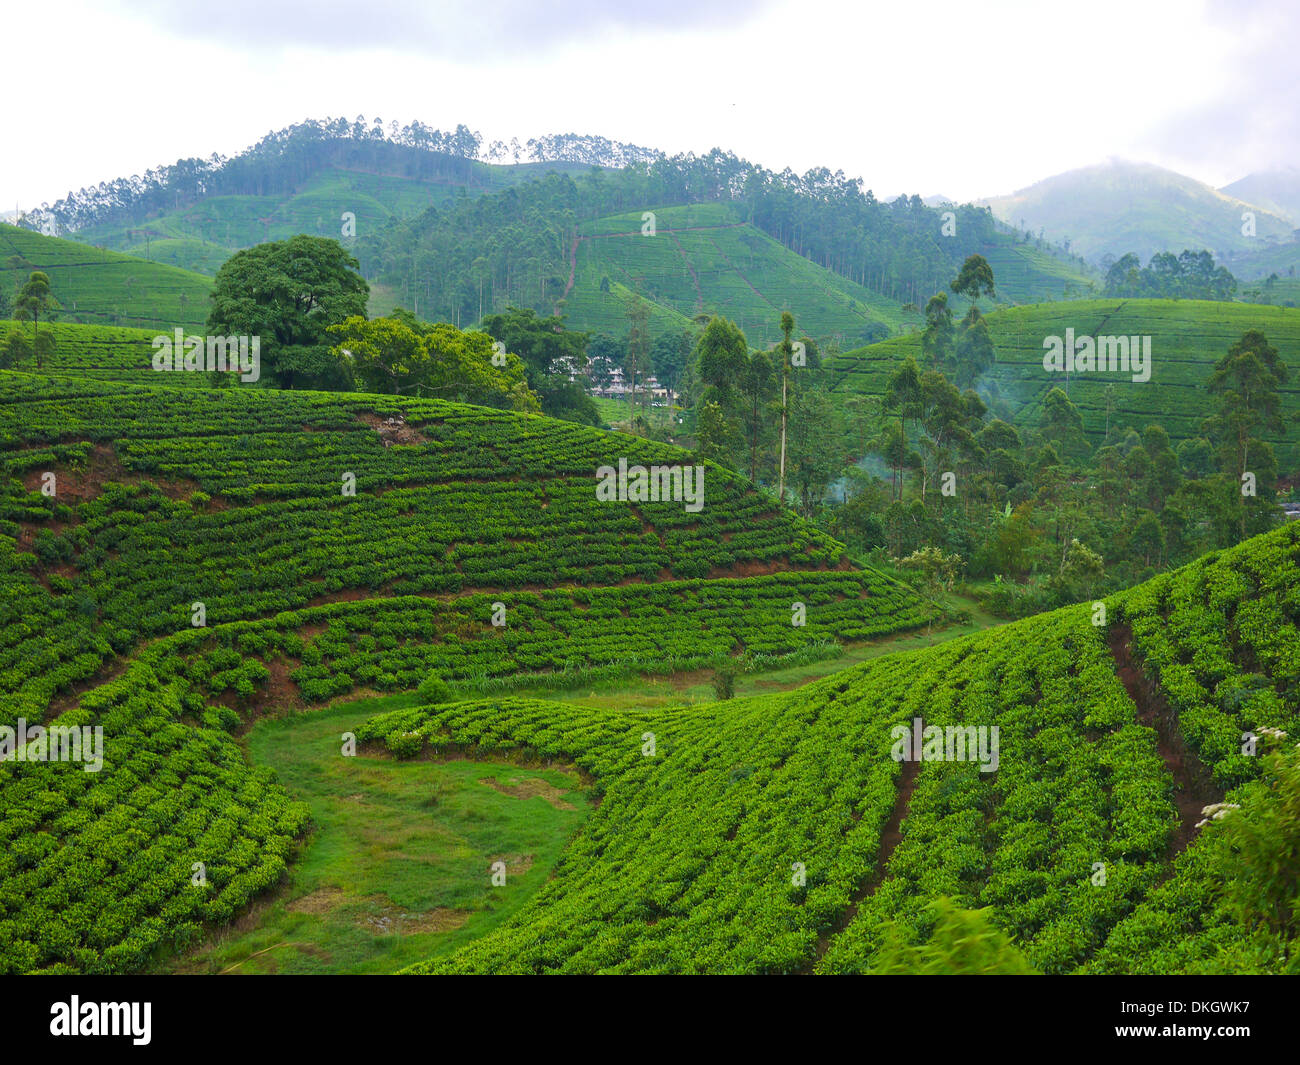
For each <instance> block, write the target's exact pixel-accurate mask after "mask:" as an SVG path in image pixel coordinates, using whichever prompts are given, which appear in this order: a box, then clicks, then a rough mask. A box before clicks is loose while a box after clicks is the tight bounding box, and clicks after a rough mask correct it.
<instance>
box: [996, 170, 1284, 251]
mask: <svg viewBox="0 0 1300 1065" xmlns="http://www.w3.org/2000/svg"><path fill="white" fill-rule="evenodd" d="M982 202H983V203H984V204H987V205H988V206H989V207H990V208H992V210H993V213H994V214H995V215H996V216H997V217H998V218H1000V219H1001V220H1002V221H1004V222H1007V223H1008V224H1010V225H1013V226H1016V227H1017V228H1019V229H1022V230H1023V229H1029V230H1032V231H1034V232H1038V231H1039V230H1042V231H1043V233H1044V235H1045V237H1046V238H1047V239H1048V240H1050V241H1053V242H1068V247H1069V248H1070V250H1071V251H1073V252H1076V253H1078V254H1080V255H1083V256H1084V257H1085V258H1087V259H1088V260H1090V261H1092V262H1094V263H1099V262H1100V261H1101V260H1102V258H1103V257H1104V256H1107V255H1109V256H1112V257H1114V258H1116V259H1118V258H1119V257H1120V256H1122V255H1124V254H1126V253H1128V252H1134V253H1136V254H1137V255H1138V256H1140V257H1141V259H1142V260H1143V261H1144V262H1145V261H1146V260H1147V259H1148V258H1150V256H1151V255H1152V254H1154V253H1155V252H1162V251H1171V252H1173V253H1175V254H1177V253H1178V252H1181V251H1183V250H1184V249H1190V250H1192V251H1201V250H1208V251H1211V252H1213V253H1215V256H1216V257H1217V258H1223V257H1224V256H1226V255H1230V254H1232V253H1236V252H1242V253H1245V252H1252V251H1256V250H1258V248H1259V244H1260V242H1263V241H1276V242H1285V241H1290V240H1291V238H1292V235H1293V225H1292V223H1291V222H1290V221H1289V220H1288V219H1287V218H1284V217H1281V216H1279V215H1278V214H1275V213H1272V212H1270V211H1269V210H1268V209H1266V208H1265V207H1263V206H1261V205H1257V204H1252V203H1249V202H1244V201H1243V200H1241V199H1238V198H1237V197H1236V196H1233V195H1229V194H1227V193H1226V192H1221V191H1219V190H1217V189H1214V188H1212V187H1211V186H1209V185H1206V184H1204V183H1203V182H1200V181H1197V180H1195V179H1194V178H1189V177H1186V176H1184V175H1182V174H1177V173H1174V172H1173V171H1172V170H1165V169H1164V168H1162V167H1158V166H1152V165H1150V164H1147V163H1129V162H1120V161H1112V162H1109V163H1104V164H1102V165H1099V166H1091V167H1083V168H1080V169H1078V170H1070V171H1067V172H1066V173H1064V174H1057V175H1056V176H1054V177H1050V178H1046V179H1044V180H1042V181H1038V182H1035V183H1034V184H1033V185H1030V186H1028V187H1027V188H1023V189H1020V190H1018V191H1016V192H1014V193H1012V194H1010V195H1007V196H995V197H992V198H991V199H988V200H984V201H982ZM1246 211H1251V212H1253V213H1254V214H1255V225H1256V236H1254V237H1249V236H1245V235H1243V233H1242V224H1243V223H1242V214H1243V212H1246Z"/></svg>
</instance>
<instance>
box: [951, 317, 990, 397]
mask: <svg viewBox="0 0 1300 1065" xmlns="http://www.w3.org/2000/svg"><path fill="white" fill-rule="evenodd" d="M994 358H995V356H994V351H993V336H992V334H990V333H989V324H988V322H987V321H985V319H984V316H983V315H982V314H980V310H979V308H978V307H976V306H975V305H974V304H972V305H971V308H970V310H969V311H967V312H966V317H965V318H963V319H962V322H961V332H960V333H959V334H958V336H957V356H956V370H955V377H956V381H957V386H958V387H959V388H970V387H972V386H973V385H974V384H975V382H976V381H977V380H979V378H980V377H981V376H982V375H983V374H984V373H986V372H987V371H988V369H989V368H990V367H991V366H992V365H993V362H994Z"/></svg>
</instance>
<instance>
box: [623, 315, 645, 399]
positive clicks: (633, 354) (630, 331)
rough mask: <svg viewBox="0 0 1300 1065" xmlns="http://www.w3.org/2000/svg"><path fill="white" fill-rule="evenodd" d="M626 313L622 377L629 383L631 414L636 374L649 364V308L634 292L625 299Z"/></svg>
mask: <svg viewBox="0 0 1300 1065" xmlns="http://www.w3.org/2000/svg"><path fill="white" fill-rule="evenodd" d="M625 313H626V315H627V345H626V348H625V351H626V359H627V361H626V362H625V364H624V369H623V377H624V379H625V380H626V381H627V382H628V383H629V385H630V389H629V391H628V414H629V416H632V415H634V414H635V412H636V379H637V374H638V373H640V372H641V371H643V370H645V369H646V368H647V367H648V366H649V364H650V329H649V325H648V323H649V321H650V309H649V308H648V307H647V306H646V302H645V300H643V299H642V298H641V297H640V296H639V295H636V294H635V293H634V294H633V295H632V297H631V298H630V299H629V300H628V301H627V308H626V311H625Z"/></svg>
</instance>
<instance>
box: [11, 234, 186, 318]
mask: <svg viewBox="0 0 1300 1065" xmlns="http://www.w3.org/2000/svg"><path fill="white" fill-rule="evenodd" d="M33 270H44V271H45V272H46V273H47V274H49V275H50V287H51V290H52V292H53V294H54V296H55V298H56V299H57V300H58V301H59V303H60V304H62V310H61V311H60V312H59V317H60V319H61V320H62V321H65V322H88V323H94V324H99V325H116V326H137V327H147V328H153V329H171V328H173V327H174V326H177V325H180V326H186V327H191V328H196V327H201V326H202V325H203V322H204V319H206V318H207V313H208V293H209V292H210V291H211V287H212V282H211V281H210V280H209V279H208V278H206V277H203V276H201V275H199V274H197V273H193V272H191V271H189V270H181V269H177V268H176V267H173V266H166V265H163V264H161V263H154V262H147V261H146V260H144V259H139V258H136V257H134V256H131V255H122V254H119V253H117V252H113V251H106V250H105V249H103V248H95V247H91V246H90V245H89V244H84V243H79V242H77V241H72V240H64V239H62V238H60V237H47V236H44V235H43V234H40V233H35V232H33V231H32V230H30V229H23V228H21V227H19V226H11V225H5V224H0V285H3V286H4V287H5V288H7V289H11V290H12V289H16V288H17V287H18V286H19V285H21V284H22V282H23V281H25V280H26V279H27V275H28V274H29V273H31V271H33Z"/></svg>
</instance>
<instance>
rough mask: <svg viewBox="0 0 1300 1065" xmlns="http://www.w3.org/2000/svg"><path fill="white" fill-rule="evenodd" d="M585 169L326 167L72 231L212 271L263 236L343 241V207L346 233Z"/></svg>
mask: <svg viewBox="0 0 1300 1065" xmlns="http://www.w3.org/2000/svg"><path fill="white" fill-rule="evenodd" d="M587 169H588V168H587V167H586V166H582V165H581V164H576V163H564V162H550V163H520V164H518V165H496V164H491V163H480V162H477V161H476V162H473V163H471V164H470V167H469V171H468V173H465V174H463V175H460V174H458V175H456V176H454V177H453V176H449V175H438V176H435V177H431V178H423V179H421V178H413V177H405V176H402V175H399V174H383V173H372V172H369V171H368V170H365V169H357V170H352V169H347V168H344V167H338V166H328V167H323V168H321V169H319V170H315V171H314V172H312V173H311V174H310V176H309V177H307V178H306V179H305V180H304V181H303V182H302V184H301V185H299V186H297V187H295V188H293V189H290V190H286V191H283V192H277V193H270V194H265V195H256V194H245V195H228V196H209V197H205V198H203V199H200V200H198V201H197V202H195V203H192V204H188V205H186V206H183V207H179V208H175V209H172V210H167V211H162V212H161V213H158V214H156V215H149V216H147V217H142V218H139V219H136V220H132V221H130V222H128V223H125V224H124V223H112V224H103V225H95V226H89V227H87V228H85V229H83V230H79V231H78V232H77V234H76V235H77V237H78V238H79V239H81V240H84V241H86V242H88V243H92V244H98V245H102V246H104V247H107V248H114V249H117V250H120V251H123V252H126V253H128V254H131V255H134V256H138V257H140V258H145V259H148V260H149V261H152V262H157V263H166V264H169V265H172V266H177V267H180V268H182V269H185V270H190V271H194V272H198V273H202V274H207V275H209V276H211V275H214V274H215V273H216V272H217V270H218V269H219V268H220V266H221V264H222V263H224V262H225V261H226V260H227V259H228V258H230V256H231V255H233V254H234V253H235V252H236V251H239V250H240V249H241V248H248V247H251V246H252V245H254V244H261V243H263V242H265V241H268V240H285V239H287V238H288V237H292V236H295V235H297V234H298V233H307V234H309V235H311V236H318V237H334V238H336V239H346V238H345V237H344V217H343V216H344V213H345V212H346V213H348V214H350V215H351V216H352V219H351V223H352V229H351V230H350V233H351V234H352V235H358V234H367V233H372V232H375V231H377V230H379V229H382V228H383V227H384V226H385V225H387V224H388V223H389V222H391V221H393V220H394V219H399V218H409V217H412V216H414V215H417V214H419V213H420V212H421V211H423V210H425V209H426V208H429V207H445V206H446V205H447V204H449V203H450V202H452V201H453V200H454V199H455V197H456V196H457V195H458V194H473V195H481V194H484V193H488V192H494V191H498V190H500V189H504V188H508V187H510V186H511V185H514V184H518V183H519V182H522V181H529V180H532V179H534V178H536V177H539V176H542V175H545V174H547V173H562V174H580V173H584V172H585V171H586V170H587Z"/></svg>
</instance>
